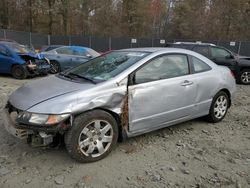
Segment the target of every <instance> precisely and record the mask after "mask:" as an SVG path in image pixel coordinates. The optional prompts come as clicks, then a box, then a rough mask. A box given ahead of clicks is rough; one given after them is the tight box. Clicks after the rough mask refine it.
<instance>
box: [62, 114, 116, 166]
mask: <svg viewBox="0 0 250 188" xmlns="http://www.w3.org/2000/svg"><path fill="white" fill-rule="evenodd" d="M98 125H100V129H98ZM117 139H118V127H117V122H116V120H115V119H114V118H113V116H112V115H110V114H109V113H107V112H105V111H102V110H94V111H89V112H86V113H83V114H81V115H79V116H77V117H76V118H75V119H74V121H73V126H72V127H71V128H70V129H69V130H68V131H67V132H66V133H65V136H64V141H65V145H66V149H67V151H68V153H69V155H70V156H71V157H72V158H73V159H76V160H77V161H79V162H82V163H86V162H95V161H98V160H101V159H103V158H105V157H106V156H107V155H108V154H109V153H110V152H111V150H112V149H113V148H114V147H115V145H116V143H117ZM80 144H82V146H80Z"/></svg>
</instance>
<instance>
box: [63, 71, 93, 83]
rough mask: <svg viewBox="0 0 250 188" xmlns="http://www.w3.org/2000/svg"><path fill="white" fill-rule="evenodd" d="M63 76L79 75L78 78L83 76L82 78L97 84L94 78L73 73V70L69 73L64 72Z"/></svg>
mask: <svg viewBox="0 0 250 188" xmlns="http://www.w3.org/2000/svg"><path fill="white" fill-rule="evenodd" d="M63 76H65V77H68V78H73V77H77V78H81V79H84V80H87V81H89V82H91V83H93V84H97V82H96V81H94V80H92V79H91V78H88V77H85V76H81V75H79V74H75V73H72V72H70V73H68V74H64V75H63Z"/></svg>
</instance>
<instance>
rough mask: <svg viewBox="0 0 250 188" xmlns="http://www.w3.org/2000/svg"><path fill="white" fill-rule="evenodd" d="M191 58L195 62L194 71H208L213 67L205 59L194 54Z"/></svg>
mask: <svg viewBox="0 0 250 188" xmlns="http://www.w3.org/2000/svg"><path fill="white" fill-rule="evenodd" d="M190 59H191V62H192V64H193V72H194V73H200V72H206V71H209V70H211V69H212V68H211V67H210V66H209V65H208V64H206V63H205V62H204V61H202V60H200V59H198V58H196V57H194V56H191V57H190Z"/></svg>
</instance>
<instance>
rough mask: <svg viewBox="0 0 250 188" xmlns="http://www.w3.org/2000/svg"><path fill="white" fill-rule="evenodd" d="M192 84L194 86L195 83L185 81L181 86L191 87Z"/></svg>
mask: <svg viewBox="0 0 250 188" xmlns="http://www.w3.org/2000/svg"><path fill="white" fill-rule="evenodd" d="M192 84H193V82H191V81H188V80H185V81H184V82H182V83H181V86H189V85H192Z"/></svg>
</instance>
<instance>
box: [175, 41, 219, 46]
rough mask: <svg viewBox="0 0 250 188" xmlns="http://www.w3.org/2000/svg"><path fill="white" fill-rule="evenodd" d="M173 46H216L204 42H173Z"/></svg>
mask: <svg viewBox="0 0 250 188" xmlns="http://www.w3.org/2000/svg"><path fill="white" fill-rule="evenodd" d="M173 44H177V45H178V44H179V45H181V44H184V45H207V46H216V45H215V44H212V43H205V42H175V43H173Z"/></svg>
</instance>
